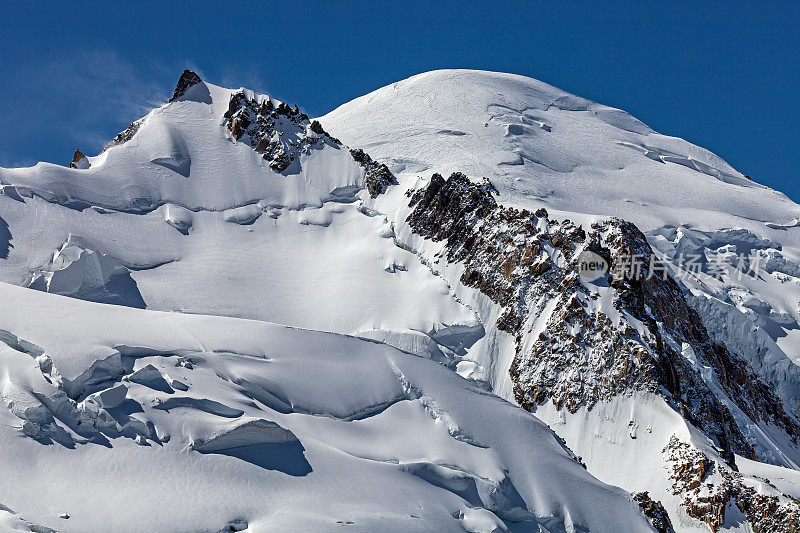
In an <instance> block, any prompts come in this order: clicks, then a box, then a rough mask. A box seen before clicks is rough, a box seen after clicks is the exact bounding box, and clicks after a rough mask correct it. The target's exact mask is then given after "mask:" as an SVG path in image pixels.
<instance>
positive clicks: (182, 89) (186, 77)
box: [169, 69, 203, 102]
mask: <svg viewBox="0 0 800 533" xmlns="http://www.w3.org/2000/svg"><path fill="white" fill-rule="evenodd" d="M202 81H203V80H201V79H200V76H198V75H197V74H196V73H194V72H192V71H191V70H189V69H186V70H184V71H183V74H181V77H180V78H179V79H178V84H177V85H176V86H175V91H174V92H173V93H172V97H171V98H170V99H169V101H170V102H174V101H175V100H177V99H178V98H180V97H181V96H183V95H184V94H186V91H187V90H188V89H189V87H192V86H193V85H197V84H198V83H200V82H202Z"/></svg>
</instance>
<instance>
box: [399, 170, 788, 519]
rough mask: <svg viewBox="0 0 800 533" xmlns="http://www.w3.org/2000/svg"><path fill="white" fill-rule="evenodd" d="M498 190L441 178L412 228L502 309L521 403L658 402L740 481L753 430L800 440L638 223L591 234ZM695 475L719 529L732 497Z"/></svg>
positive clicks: (610, 225)
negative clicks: (642, 398) (509, 202)
mask: <svg viewBox="0 0 800 533" xmlns="http://www.w3.org/2000/svg"><path fill="white" fill-rule="evenodd" d="M495 194H496V189H494V187H493V186H492V184H491V183H490V182H489V181H488V180H485V179H484V180H483V181H482V182H479V183H473V182H471V181H470V180H469V178H467V177H466V176H465V175H463V174H460V173H454V174H453V175H451V176H450V178H449V179H447V180H445V179H444V178H443V177H442V176H440V175H438V174H435V175H434V176H433V177H432V178H431V180H430V183H429V184H428V185H427V186H426V187H425V188H423V189H420V190H418V191H416V192H414V193H413V195H412V196H411V200H410V207H411V208H413V210H412V212H411V214H410V215H409V216H408V218H407V222H408V224H409V226H410V227H411V229H412V230H413V232H414V233H416V234H418V235H420V236H423V237H425V238H427V239H431V240H433V241H441V242H443V243H444V249H445V250H446V259H447V261H448V262H451V263H453V262H458V263H463V265H464V269H463V274H462V275H461V278H460V281H461V283H463V284H464V285H466V286H468V287H472V288H475V289H477V290H479V291H480V292H482V293H483V294H485V295H486V296H488V297H489V298H490V299H491V300H492V301H493V302H495V303H496V304H498V305H499V306H501V307H502V309H503V313H502V315H501V318H500V319H499V320H498V323H497V324H496V326H497V328H498V329H500V330H503V331H506V332H508V333H511V334H512V335H514V337H515V342H516V356H515V358H514V360H513V363H512V365H511V369H510V374H511V378H512V381H513V386H514V396H515V398H516V401H517V402H518V403H519V404H520V405H521V406H522V407H524V408H525V409H528V410H533V411H535V410H536V408H537V406H538V405H540V404H542V403H544V402H548V401H552V402H553V404H554V405H555V406H556V407H557V408H558V409H561V408H564V409H566V410H567V411H568V412H570V413H575V412H576V411H577V410H578V409H579V408H580V407H584V406H585V407H587V408H588V409H590V410H591V408H592V407H593V406H594V405H595V404H596V403H597V402H599V401H604V400H609V399H611V398H613V397H615V396H617V395H630V394H633V393H635V392H647V393H652V394H657V395H661V396H663V398H664V399H665V400H666V402H667V403H668V404H669V405H670V406H672V408H673V409H674V410H675V411H677V412H678V413H680V415H681V416H682V417H683V418H684V419H685V420H686V421H687V422H688V423H690V424H691V425H693V426H694V427H696V428H698V429H700V430H701V431H702V432H703V433H704V434H705V435H706V436H708V437H709V438H711V439H712V441H713V442H714V444H715V445H716V447H717V449H718V452H719V455H720V456H721V457H722V458H723V459H724V462H721V463H719V464H718V465H717V466H716V468H719V469H723V470H724V471H725V472H728V473H730V475H733V474H732V473H735V471H736V465H735V461H734V454H739V455H741V456H744V457H749V458H753V459H759V454H758V450H757V448H756V447H755V446H754V444H755V443H754V442H751V440H750V439H749V438H748V436H749V435H750V433H751V431H750V426H751V425H752V424H755V423H759V422H760V423H765V424H768V425H771V426H775V427H778V428H780V429H781V430H783V431H784V432H785V434H786V435H788V437H789V438H790V439H792V441H793V442H794V443H796V442H797V437H798V435H800V427H798V424H797V422H796V420H795V419H794V418H792V417H791V416H789V415H788V414H787V413H786V412H785V411H784V409H783V406H782V404H781V402H780V400H779V399H778V398H777V397H776V396H775V395H774V394H773V393H772V391H771V390H770V388H769V387H767V386H766V385H765V384H764V383H763V382H762V381H760V380H759V379H758V378H757V376H756V375H755V373H754V372H752V371H751V369H750V368H749V367H748V365H747V363H746V362H745V361H743V360H741V359H739V358H738V357H736V356H735V355H733V354H731V353H730V352H729V351H728V350H727V349H726V348H725V347H724V346H722V345H719V344H716V343H714V342H713V341H712V340H711V339H710V338H709V335H708V332H707V331H706V328H705V327H704V325H703V323H702V320H701V318H700V316H699V315H698V314H697V312H696V311H695V310H694V309H692V308H691V307H690V306H689V305H688V303H687V301H686V298H685V296H684V294H683V292H682V291H681V289H680V287H679V286H678V284H677V283H676V282H675V281H674V280H673V279H672V277H671V276H670V275H669V273H668V271H667V269H666V267H665V265H663V264H660V263H659V262H658V261H657V260H656V259H655V256H654V253H653V250H652V249H651V248H650V245H649V244H648V242H647V239H646V238H645V236H644V235H643V234H642V232H641V231H639V230H638V228H636V226H635V225H633V224H632V223H630V222H626V221H623V220H619V219H609V220H605V221H601V222H595V223H593V224H591V226H590V227H589V228H587V229H586V230H584V229H583V228H582V227H580V226H576V225H575V224H574V223H572V222H571V221H569V220H560V221H559V220H555V219H553V218H550V217H549V215H548V213H547V211H546V210H544V209H540V210H538V211H537V212H535V213H531V212H529V211H527V210H521V211H520V210H517V209H514V208H506V207H503V206H501V205H498V203H497V201H496V199H495ZM587 251H589V252H592V253H593V254H595V257H597V256H599V257H600V258H602V259H603V260H604V261H605V263H606V264H607V265H608V267H609V268H608V272H607V273H605V274H604V275H602V276H601V277H599V278H598V279H595V280H587V279H584V278H582V277H581V276H580V275H579V268H580V262H581V260H582V257H583V255H582V254H584V253H586V252H587ZM632 258H633V259H632ZM545 308H547V309H550V310H551V312H550V314H549V316H548V315H547V314H546V313H545V312H544V309H545ZM540 317H545V318H546V319H545V320H543V319H542V318H540ZM704 371H705V374H704V373H703V372H704ZM732 410H733V411H735V412H736V415H734V413H733V412H732ZM632 438H634V437H633V435H632ZM686 446H689V445H688V444H687V445H686ZM697 453H701V452H697ZM705 460H707V461H711V459H705ZM712 462H713V461H712ZM712 466H713V465H711V464H709V465H707V466H706V467H705V469H706V470H707V469H708V468H711V467H712ZM684 470H685V469H679V470H677V471H676V472H677V473H676V474H675V476H676V478H675V479H676V481H675V485H674V487H676V489H675V490H677V491H678V493H680V494H681V495H682V497H685V506H686V510H687V512H688V514H689V515H690V516H692V517H695V518H699V519H702V520H704V521H705V520H706V518H708V517H709V516H711V518H709V520H710V521H709V524H716V525H719V524H721V522H720V520H722V519H723V518H724V508H725V504H726V503H727V501H728V500H729V499H730V498H729V497H723V496H720V502H716V500H714V501H711V503H709V502H706V503H705V504H703V505H700V504H699V503H698V501H699V500H697V497H699V496H698V495H697V494H694V493H693V492H692V491H693V490H694V489H695V488H696V486H694V484H693V483H692V482H691V481H687V480H688V479H689V477H691V475H693V474H691V472H689V470H686V471H684ZM690 474H691V475H690ZM699 477H700V478H703V477H704V475H703V474H702V473H701V474H699ZM690 486H691V487H690ZM687 487H690V488H687ZM716 490H719V491H721V494H728V493H730V494H733V492H731V490H732V489H731V490H729V489H725V488H724V487H723V486H718V487H717V489H716ZM740 492H741V491H740ZM745 492H746V491H745ZM676 494H677V493H676ZM703 497H705V496H703ZM712 500H713V498H712ZM717 504H719V505H717ZM747 505H748V506H750V507H752V506H753V505H754V504H747ZM698 506H699V507H698ZM698 509H702V510H698ZM712 511H713V512H712ZM715 513H716V514H715ZM712 515H713V516H712ZM717 522H719V524H718V523H717Z"/></svg>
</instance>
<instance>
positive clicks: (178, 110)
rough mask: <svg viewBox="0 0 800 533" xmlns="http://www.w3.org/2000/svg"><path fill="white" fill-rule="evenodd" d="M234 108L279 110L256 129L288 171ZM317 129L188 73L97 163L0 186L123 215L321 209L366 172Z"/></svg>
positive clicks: (293, 113) (0, 180)
mask: <svg viewBox="0 0 800 533" xmlns="http://www.w3.org/2000/svg"><path fill="white" fill-rule="evenodd" d="M232 101H236V102H270V105H273V106H274V107H273V111H274V113H273V115H274V116H273V118H275V119H276V120H278V122H277V123H272V122H270V123H269V124H266V123H264V124H260V125H261V126H264V128H267V129H268V132H267V133H268V140H269V146H270V150H271V152H270V154H271V155H275V154H279V155H280V156H281V157H282V158H283V159H285V160H286V161H287V164H286V165H278V166H276V165H275V164H274V161H273V160H272V159H269V158H265V157H262V154H263V152H264V151H263V150H260V149H259V147H258V146H256V145H255V144H253V145H252V146H251V143H250V142H244V141H245V139H240V138H239V137H240V136H241V135H240V132H238V131H234V130H233V128H232V127H231V126H232V124H231V119H232V116H231V114H230V113H228V112H229V110H230V107H231V105H232V104H231V102H232ZM237 118H238V119H239V120H240V123H241V119H242V117H237ZM316 129H317V131H313V129H312V124H311V122H310V121H309V120H308V117H306V116H305V115H300V114H299V113H298V112H297V108H296V106H295V107H294V108H290V107H289V106H288V105H287V104H285V103H283V102H279V101H277V100H274V99H271V98H270V97H269V96H266V95H259V94H258V93H255V92H253V91H249V90H246V89H236V90H232V89H225V88H222V87H218V86H215V85H213V84H210V83H206V82H203V81H202V80H200V78H199V77H198V76H197V75H196V74H194V73H192V72H190V71H186V72H184V74H183V75H182V76H181V78H180V81H179V83H178V86H177V87H176V89H175V93H174V95H173V97H172V98H171V99H170V102H169V103H167V104H164V105H163V106H161V107H159V108H157V109H154V110H152V111H151V112H150V113H148V114H147V115H146V116H145V117H143V118H141V119H139V120H137V121H135V122H134V123H132V124H131V125H130V126H129V127H128V128H127V129H126V130H125V131H123V132H122V133H120V134H119V135H118V136H117V137H116V138H115V139H114V140H113V141H112V142H111V143H110V144H109V145H108V146H107V147H106V149H105V150H104V151H103V152H102V153H101V154H100V155H98V156H95V157H88V158H84V159H85V160H86V162H84V161H83V160H81V161H80V162H81V165H77V164H76V165H75V166H76V167H77V168H66V167H60V166H58V165H53V164H49V163H39V164H38V165H36V166H34V167H30V168H20V169H0V184H1V185H4V186H11V187H16V188H19V189H22V190H23V192H25V193H28V194H35V195H38V196H41V197H43V198H45V199H47V200H48V201H51V202H55V203H62V204H67V203H68V204H70V205H72V206H73V207H79V208H85V207H88V206H97V207H100V208H105V209H112V210H119V211H138V212H146V211H151V210H153V209H155V208H157V207H159V206H160V205H163V204H167V203H172V204H177V205H181V206H183V207H186V208H188V209H190V210H192V211H199V210H209V211H221V210H224V209H231V208H236V207H241V206H244V205H248V204H256V203H258V202H259V201H263V202H264V203H266V204H268V205H274V206H286V207H290V208H300V207H302V206H305V205H317V206H318V205H321V204H322V203H323V202H324V201H325V200H326V199H328V198H330V197H331V195H332V192H333V191H337V190H339V191H341V190H357V189H359V188H361V187H363V185H364V177H365V176H364V175H365V170H364V168H363V166H362V165H361V164H360V163H358V162H357V161H355V159H354V158H353V157H352V156H351V155H350V153H349V151H348V150H347V149H345V147H343V146H342V145H341V143H339V142H338V141H336V140H335V139H332V138H331V137H329V136H327V135H326V134H324V132H323V131H322V130H321V128H319V127H318V125H317V128H316ZM319 132H322V133H319ZM261 134H262V135H263V134H264V132H263V131H262V132H261ZM248 139H249V137H248ZM240 140H241V141H243V142H238V141H240ZM334 194H338V193H334Z"/></svg>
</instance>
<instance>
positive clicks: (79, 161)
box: [69, 148, 89, 168]
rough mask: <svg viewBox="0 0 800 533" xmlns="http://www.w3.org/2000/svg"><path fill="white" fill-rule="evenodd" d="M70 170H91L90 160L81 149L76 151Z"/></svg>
mask: <svg viewBox="0 0 800 533" xmlns="http://www.w3.org/2000/svg"><path fill="white" fill-rule="evenodd" d="M69 167H70V168H89V160H88V159H87V158H86V156H85V155H83V152H81V151H80V150H79V149H77V148H76V149H75V155H73V156H72V161H71V162H70V164H69Z"/></svg>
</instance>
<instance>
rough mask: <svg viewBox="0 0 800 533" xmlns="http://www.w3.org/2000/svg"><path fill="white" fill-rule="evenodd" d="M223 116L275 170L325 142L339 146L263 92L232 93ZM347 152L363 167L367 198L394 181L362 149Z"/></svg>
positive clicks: (294, 165)
mask: <svg viewBox="0 0 800 533" xmlns="http://www.w3.org/2000/svg"><path fill="white" fill-rule="evenodd" d="M224 118H225V125H226V127H227V128H228V130H229V131H230V132H231V135H232V136H233V138H234V139H236V140H237V141H239V142H245V143H247V144H249V145H250V146H251V147H252V148H253V150H255V151H256V152H257V153H259V154H261V156H262V157H263V158H264V159H265V160H266V161H268V162H269V166H270V168H271V169H272V170H274V171H275V172H281V173H294V172H297V171H298V170H299V166H298V165H299V160H300V156H301V155H302V154H307V153H309V152H310V151H311V150H314V149H318V148H322V147H323V146H324V145H325V144H329V145H332V146H335V147H337V148H343V145H342V143H341V142H339V140H338V139H336V138H335V137H331V136H330V135H328V133H327V132H326V131H325V130H324V129H323V127H322V125H321V124H320V123H319V122H318V121H316V120H313V121H311V120H309V118H308V116H307V115H306V114H305V113H301V112H300V110H299V109H298V107H297V106H294V107H289V105H288V104H286V103H284V102H279V101H277V100H273V99H272V98H270V97H269V96H266V95H254V96H252V97H248V96H247V95H245V94H244V93H243V92H238V93H234V94H233V95H232V96H231V100H230V103H229V105H228V111H226V112H225V117H224ZM350 155H351V156H352V157H353V159H354V160H355V161H356V162H357V163H358V164H359V165H361V166H362V167H363V168H364V185H365V187H366V188H367V191H368V192H369V194H370V196H371V197H373V198H375V197H376V196H378V195H379V194H382V193H384V192H385V191H386V188H387V187H389V186H390V185H395V184H397V179H396V178H395V177H394V175H393V174H392V173H391V172H390V171H389V168H388V167H387V166H386V165H384V164H382V163H378V162H377V161H374V160H373V159H372V158H371V157H370V156H369V155H368V154H367V153H365V152H364V151H363V150H350Z"/></svg>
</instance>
